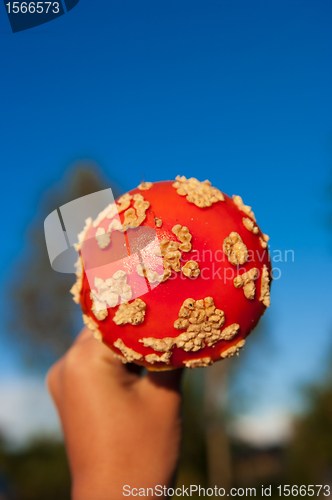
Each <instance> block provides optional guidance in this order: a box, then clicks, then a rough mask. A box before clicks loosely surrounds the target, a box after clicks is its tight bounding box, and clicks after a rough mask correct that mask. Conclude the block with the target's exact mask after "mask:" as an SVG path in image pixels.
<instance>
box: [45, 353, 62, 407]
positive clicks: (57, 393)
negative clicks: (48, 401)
mask: <svg viewBox="0 0 332 500" xmlns="http://www.w3.org/2000/svg"><path fill="white" fill-rule="evenodd" d="M64 363H65V358H64V357H62V358H60V359H59V360H58V361H57V362H56V363H54V364H53V365H52V366H51V368H50V369H49V370H48V372H47V373H46V377H45V385H46V389H47V390H48V392H49V394H50V396H51V398H52V399H53V401H54V404H55V406H56V407H57V409H58V410H59V412H60V410H61V408H60V406H61V393H62V389H61V386H62V377H63V367H64Z"/></svg>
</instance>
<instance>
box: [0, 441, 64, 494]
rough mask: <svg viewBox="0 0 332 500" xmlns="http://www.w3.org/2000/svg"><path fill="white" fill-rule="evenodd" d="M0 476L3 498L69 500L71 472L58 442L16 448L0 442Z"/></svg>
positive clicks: (0, 492) (42, 442)
mask: <svg viewBox="0 0 332 500" xmlns="http://www.w3.org/2000/svg"><path fill="white" fill-rule="evenodd" d="M0 475H1V476H2V477H3V480H2V481H3V488H2V491H1V486H0V495H1V494H2V495H3V496H4V498H5V499H6V500H7V499H8V500H46V499H47V500H70V474H69V468H68V464H67V459H66V453H65V449H64V446H63V444H61V443H56V442H52V441H47V440H46V441H45V440H44V441H40V442H35V443H32V444H31V445H30V446H29V447H27V448H25V449H22V450H19V451H8V450H7V451H6V449H5V448H4V446H3V445H0ZM0 498H1V496H0Z"/></svg>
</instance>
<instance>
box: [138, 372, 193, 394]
mask: <svg viewBox="0 0 332 500" xmlns="http://www.w3.org/2000/svg"><path fill="white" fill-rule="evenodd" d="M183 372H184V370H183V369H182V368H180V369H175V370H169V371H161V372H157V371H153V372H148V373H147V375H145V377H143V378H142V380H141V385H142V386H143V387H146V390H147V391H152V392H154V391H155V392H158V391H159V392H160V391H161V390H165V391H172V392H177V393H179V394H181V381H182V375H183Z"/></svg>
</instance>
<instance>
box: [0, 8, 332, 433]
mask: <svg viewBox="0 0 332 500" xmlns="http://www.w3.org/2000/svg"><path fill="white" fill-rule="evenodd" d="M331 22H332V5H331V3H330V2H329V1H328V0H326V1H321V0H315V1H310V2H309V1H306V0H302V1H301V2H300V1H295V0H292V1H291V2H290V1H289V0H287V1H283V0H279V1H274V0H264V1H258V0H233V1H228V0H227V1H226V0H218V1H211V0H207V1H205V2H202V1H200V2H198V1H190V2H189V1H187V0H184V1H181V2H175V1H173V0H171V1H168V2H167V3H166V2H165V3H160V2H152V1H145V0H143V1H140V2H137V1H135V2H134V1H132V0H128V1H121V2H120V1H112V2H102V1H100V0H94V1H93V2H91V1H89V0H80V2H79V4H78V5H77V7H75V8H74V9H73V10H72V11H71V12H70V13H68V14H66V15H64V16H62V17H61V18H59V19H57V20H55V21H52V22H51V23H48V24H45V25H43V26H40V27H38V28H34V29H31V30H28V31H26V32H21V33H16V34H12V33H11V32H10V26H9V22H8V19H7V18H6V12H5V8H4V7H2V6H0V39H1V40H0V41H1V46H2V50H1V53H0V64H1V66H0V67H1V80H0V88H1V94H0V95H1V97H0V101H1V103H0V146H1V166H2V168H1V175H2V189H1V198H0V203H1V208H2V213H3V214H5V216H4V217H3V235H4V238H3V242H4V244H3V245H2V247H1V249H0V256H1V258H0V279H1V282H2V288H3V290H5V287H6V283H8V280H10V272H11V269H13V267H12V266H14V265H15V259H16V258H17V257H18V256H19V255H20V254H21V252H22V251H24V245H25V241H24V233H25V231H26V228H27V225H28V224H29V222H30V221H31V219H32V218H33V217H34V214H35V213H36V211H37V207H38V202H39V200H40V198H41V196H42V193H43V191H44V190H45V189H47V188H48V187H49V186H50V185H51V184H53V183H54V182H57V181H59V180H60V179H61V178H62V176H63V175H64V172H65V171H66V169H67V168H68V166H70V165H71V164H72V163H73V162H75V161H77V160H80V159H85V158H87V159H91V160H94V161H96V162H97V163H99V165H100V166H101V168H102V169H103V170H104V171H105V173H106V175H107V176H108V177H110V178H111V179H113V180H114V181H115V182H116V183H117V184H118V185H119V186H120V187H121V189H122V190H123V191H126V190H128V189H131V188H132V187H134V186H135V185H137V184H138V183H139V182H140V180H141V178H142V176H143V175H144V176H145V179H146V180H151V181H154V180H161V179H173V178H175V176H176V175H177V174H181V175H186V176H187V177H188V176H189V177H190V176H193V177H197V178H199V179H200V180H204V179H205V178H209V179H210V180H211V182H212V184H213V185H214V186H216V187H218V188H220V189H221V190H222V191H224V192H226V193H227V194H230V195H231V194H233V193H234V194H240V195H241V196H242V197H243V199H244V201H245V203H247V204H249V205H252V206H253V209H254V211H255V214H256V217H257V220H258V222H259V224H260V226H261V228H262V230H263V231H264V232H267V233H268V234H269V235H270V237H271V250H272V251H273V250H280V251H281V252H282V253H284V251H285V250H287V249H292V250H294V255H295V260H294V262H287V263H286V262H283V263H274V265H275V266H276V267H280V269H281V271H282V274H281V278H280V279H279V280H277V281H275V282H274V284H273V290H272V306H271V308H270V310H269V311H268V313H267V315H266V318H267V319H266V324H267V326H268V328H269V338H271V345H272V346H273V347H271V350H273V353H270V355H271V357H270V358H269V352H268V348H267V353H265V354H264V355H263V354H262V353H261V351H259V352H260V353H261V354H260V355H258V352H257V353H256V354H255V350H254V349H252V353H250V356H252V359H253V360H255V362H254V364H255V365H256V364H257V363H256V361H257V360H258V361H259V366H260V368H259V369H260V370H261V371H260V372H259V373H261V374H264V377H263V379H264V380H263V382H261V385H260V387H261V388H260V390H259V396H258V399H257V404H256V409H255V410H252V411H256V413H257V414H259V413H260V412H263V409H264V411H268V410H269V411H270V410H271V411H272V410H273V409H275V411H277V410H278V411H282V412H286V413H287V412H291V411H293V410H294V409H296V408H297V407H298V403H296V401H297V392H296V390H297V387H298V385H299V384H302V383H304V382H305V381H310V380H312V379H313V378H317V377H318V376H319V374H321V373H322V371H323V369H324V366H325V365H324V362H325V359H326V357H327V352H328V348H329V346H330V344H331V342H330V338H331V331H332V317H331V312H330V303H331V291H330V283H331V278H332V276H331V266H330V265H329V262H330V261H331V246H332V245H331V241H332V236H331V224H330V226H329V221H330V216H331V213H332V194H331V191H329V189H330V188H331V184H332V121H331V110H332V109H331V108H332V93H331V88H332V71H331V56H332V50H331V49H332V34H331ZM274 255H275V254H274ZM2 328H4V327H2ZM5 337H6V331H2V332H1V336H0V338H5ZM1 342H2V343H1V349H0V353H1V354H0V365H1V366H2V368H0V374H1V376H2V378H3V380H7V379H8V380H9V379H11V378H15V377H16V378H17V377H19V376H20V373H21V367H20V365H19V361H18V360H16V356H15V352H14V351H13V349H12V347H10V346H9V345H7V344H6V342H5V340H2V341H1ZM248 344H249V343H248ZM265 355H266V356H265ZM248 370H249V368H248ZM254 371H255V370H253V372H254ZM250 374H251V371H250V370H249V371H248V375H249V380H254V378H252V379H250V376H251V375H250ZM252 377H254V374H253V375H252ZM261 378H262V377H261ZM0 425H1V415H0Z"/></svg>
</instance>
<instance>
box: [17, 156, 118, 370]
mask: <svg viewBox="0 0 332 500" xmlns="http://www.w3.org/2000/svg"><path fill="white" fill-rule="evenodd" d="M108 187H111V188H112V191H113V194H114V197H115V198H116V197H117V196H118V188H116V187H115V186H114V185H113V184H112V183H111V182H110V181H109V180H107V179H106V178H105V177H104V175H103V173H102V172H101V171H100V170H99V169H98V168H97V166H96V165H95V164H93V163H82V162H81V163H78V164H76V165H74V166H73V167H72V168H71V169H69V170H68V172H67V173H66V175H65V176H64V178H63V179H62V180H61V182H60V183H58V184H56V185H54V186H52V187H51V188H50V189H48V190H47V191H45V192H44V194H43V196H42V199H41V201H40V205H39V209H38V213H37V214H36V217H35V219H34V220H33V221H32V222H31V225H30V227H29V228H28V230H27V242H26V248H25V251H24V255H23V256H22V258H21V260H20V261H19V262H17V263H16V266H15V270H14V272H13V279H12V282H11V284H10V286H9V293H8V300H9V303H8V310H9V311H13V313H12V315H11V317H10V318H9V328H10V331H11V334H12V338H13V339H14V340H15V344H16V348H17V349H19V350H20V352H21V353H22V354H23V355H24V358H25V361H27V362H28V363H29V364H30V366H33V367H41V368H45V367H47V366H49V365H50V364H51V363H52V362H53V361H54V360H55V359H57V358H58V357H59V356H61V355H62V354H63V353H64V352H65V351H66V349H67V348H68V347H69V345H70V344H71V343H72V340H73V338H74V336H75V335H76V333H77V331H78V328H79V325H78V318H80V310H79V307H78V306H76V305H75V304H74V303H73V301H72V296H71V295H70V294H69V290H70V288H71V286H72V285H73V283H74V281H75V276H74V274H64V273H58V272H55V271H53V269H52V268H51V265H50V261H49V257H48V253H47V249H46V243H45V236H44V220H45V218H46V217H47V215H49V214H50V213H51V212H53V210H56V209H57V208H59V207H60V206H61V205H64V204H65V203H68V202H70V201H72V200H75V199H77V198H80V197H82V196H85V195H88V194H91V193H94V192H96V191H100V190H102V189H106V188H108ZM16 311H20V314H16Z"/></svg>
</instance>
